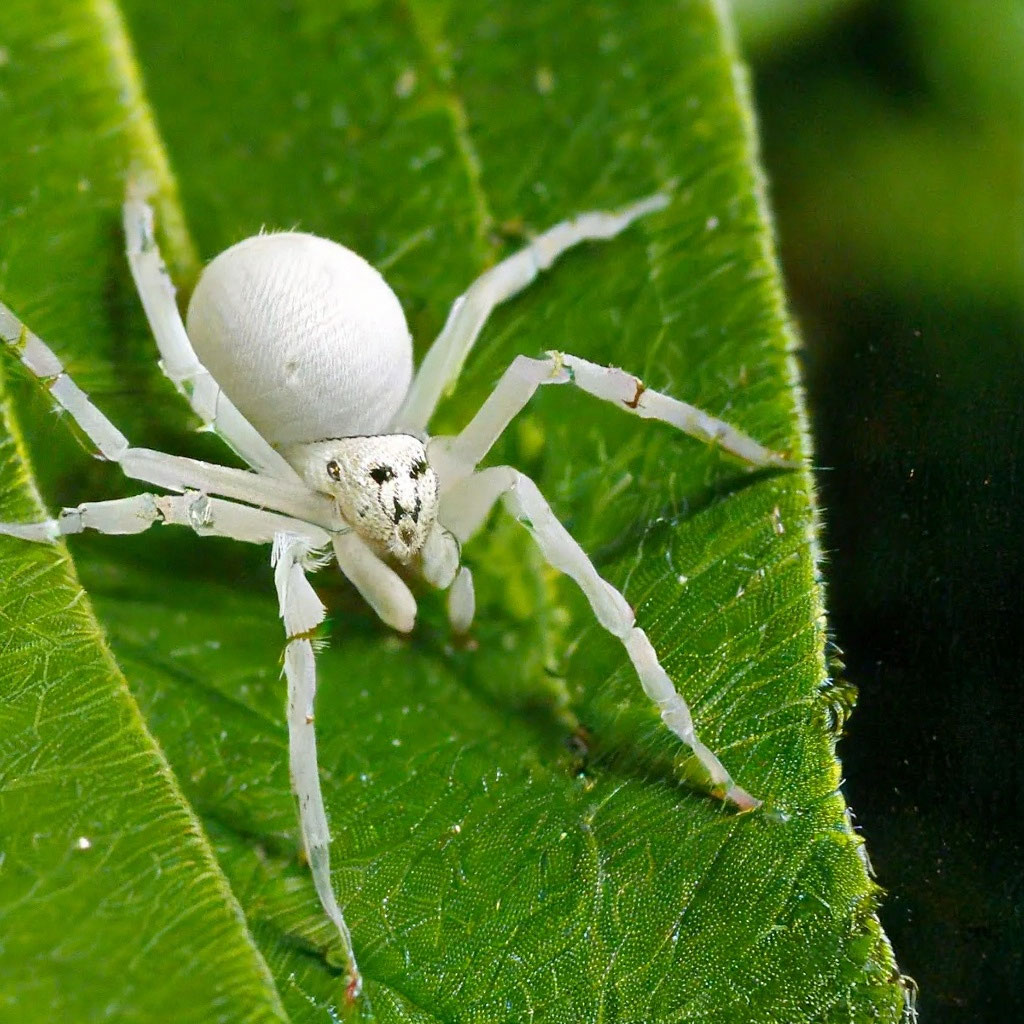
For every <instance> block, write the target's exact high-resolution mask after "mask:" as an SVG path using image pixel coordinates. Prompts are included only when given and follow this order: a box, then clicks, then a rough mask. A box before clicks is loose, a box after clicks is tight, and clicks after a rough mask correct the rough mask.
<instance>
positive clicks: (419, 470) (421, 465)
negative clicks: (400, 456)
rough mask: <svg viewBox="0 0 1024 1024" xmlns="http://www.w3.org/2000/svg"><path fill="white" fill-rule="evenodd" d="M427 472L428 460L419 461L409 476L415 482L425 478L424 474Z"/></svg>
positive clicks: (413, 465)
mask: <svg viewBox="0 0 1024 1024" xmlns="http://www.w3.org/2000/svg"><path fill="white" fill-rule="evenodd" d="M426 471H427V461H426V459H417V460H416V461H415V462H414V463H413V464H412V469H410V470H409V476H411V477H412V478H413V480H416V479H418V478H419V477H421V476H423V474H424V473H426Z"/></svg>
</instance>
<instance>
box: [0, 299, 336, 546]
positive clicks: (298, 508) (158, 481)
mask: <svg viewBox="0 0 1024 1024" xmlns="http://www.w3.org/2000/svg"><path fill="white" fill-rule="evenodd" d="M0 340H2V341H3V342H4V343H5V344H6V345H7V346H8V347H10V348H11V349H12V350H13V351H14V353H15V354H16V355H17V356H18V358H19V359H20V360H21V362H22V363H23V364H24V365H25V366H26V367H27V368H28V369H29V371H31V372H32V373H33V374H34V375H35V376H36V377H38V378H39V380H40V381H42V383H43V384H44V386H45V387H46V388H47V389H48V391H49V392H50V396H51V398H52V399H53V401H54V402H55V403H56V404H57V405H58V406H60V407H61V408H63V409H64V410H65V411H66V412H67V413H68V414H69V415H70V416H71V418H72V419H73V420H74V421H75V423H77V424H78V426H79V427H80V428H81V429H82V431H83V432H84V433H85V435H86V437H88V439H89V440H90V441H91V442H92V443H93V444H94V445H95V446H96V449H97V451H98V453H99V454H100V455H101V456H102V457H103V458H105V459H108V460H109V461H111V462H116V463H118V464H119V465H120V467H121V469H122V471H123V472H124V473H125V475H126V476H129V477H133V478H134V479H136V480H142V481H143V482H145V483H148V484H152V485H155V486H157V487H166V488H167V489H168V490H172V491H186V490H196V491H202V492H203V493H204V494H219V495H222V496H223V497H226V498H233V499H235V500H237V501H244V502H247V503H248V504H251V505H258V506H261V507H263V508H269V509H273V510H275V511H277V512H282V513H284V514H285V515H287V516H290V517H292V518H295V519H301V520H304V521H305V522H308V523H315V524H317V525H320V526H322V527H323V528H324V529H327V530H338V529H343V528H345V523H344V521H343V520H341V519H340V517H339V515H338V513H337V510H336V508H335V505H334V502H332V501H331V499H330V498H328V497H327V496H326V495H321V494H317V493H316V492H314V491H311V490H310V489H309V488H308V487H306V486H305V484H303V483H300V482H299V481H298V480H296V481H294V482H292V481H289V480H279V479H275V478H273V477H269V476H264V475H261V474H258V473H250V472H248V471H247V470H242V469H233V468H231V467H228V466H216V465H212V464H210V463H206V462H201V461H199V460H197V459H186V458H182V457H181V456H177V455H168V454H166V453H164V452H156V451H151V450H150V449H148V448H132V447H131V446H130V445H129V442H128V439H127V438H126V437H125V436H124V434H122V433H121V431H120V430H118V428H117V427H116V426H115V425H114V424H113V423H112V422H111V421H110V420H109V419H107V417H106V416H105V415H104V414H103V413H102V412H101V411H100V410H99V409H98V408H97V407H96V406H95V405H93V403H92V401H91V400H90V399H89V396H88V395H86V394H85V392H84V391H82V390H81V388H79V387H78V385H77V384H75V382H74V381H73V380H72V379H71V377H70V376H69V375H68V374H67V373H66V372H65V370H64V366H63V364H62V363H61V361H60V360H59V359H58V358H57V356H56V355H54V353H53V352H52V351H51V350H50V348H49V346H47V345H46V344H45V342H43V341H42V340H41V339H40V338H38V337H37V336H36V335H35V334H33V333H32V332H31V331H30V330H29V329H28V328H27V327H26V326H25V325H24V324H23V323H22V322H21V321H20V320H19V319H18V318H17V317H16V316H15V315H14V314H13V313H12V312H11V311H10V310H9V309H8V308H7V307H6V306H5V305H3V303H0Z"/></svg>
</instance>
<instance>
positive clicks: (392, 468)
mask: <svg viewBox="0 0 1024 1024" xmlns="http://www.w3.org/2000/svg"><path fill="white" fill-rule="evenodd" d="M285 455H286V456H288V457H290V461H291V462H292V464H293V465H294V466H295V468H296V470H298V472H299V474H300V476H302V478H303V479H304V480H305V481H306V483H307V484H309V485H310V486H311V487H313V488H315V489H316V490H318V491H322V492H323V493H325V494H329V495H330V496H331V497H332V498H334V499H335V501H337V503H338V509H339V511H340V512H341V514H342V515H343V516H344V517H345V519H346V521H347V522H349V523H351V525H352V527H353V529H355V531H356V532H357V533H358V534H359V535H360V536H361V537H362V538H363V539H364V540H366V541H369V543H370V544H371V546H372V547H373V548H374V549H376V550H377V551H378V552H379V553H381V554H385V555H390V556H391V557H393V558H395V559H397V560H398V561H399V562H409V561H410V560H411V559H412V558H413V557H414V556H415V555H417V554H418V553H419V552H420V550H421V549H422V548H423V544H424V542H425V541H426V539H427V534H428V533H429V532H430V528H431V527H432V526H433V525H434V520H435V519H436V518H437V476H436V475H435V473H434V471H433V470H432V469H431V468H430V464H429V463H428V462H427V452H426V449H425V448H424V446H423V443H422V442H421V441H419V440H418V439H417V438H415V437H411V436H410V435H408V434H380V435H377V436H371V437H340V438H336V439H334V440H330V441H317V442H315V443H314V444H306V445H296V446H295V447H294V448H293V449H292V450H291V451H288V452H286V453H285ZM295 455H298V457H297V458H296V457H295Z"/></svg>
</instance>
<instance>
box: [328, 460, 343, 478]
mask: <svg viewBox="0 0 1024 1024" xmlns="http://www.w3.org/2000/svg"><path fill="white" fill-rule="evenodd" d="M327 475H328V476H329V477H330V478H331V479H332V480H340V479H341V466H339V465H338V464H337V463H336V462H335V461H334V459H331V461H330V462H328V463H327Z"/></svg>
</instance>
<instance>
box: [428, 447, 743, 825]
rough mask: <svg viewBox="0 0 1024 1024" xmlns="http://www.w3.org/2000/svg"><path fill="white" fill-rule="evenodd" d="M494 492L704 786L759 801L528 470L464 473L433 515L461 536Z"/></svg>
mask: <svg viewBox="0 0 1024 1024" xmlns="http://www.w3.org/2000/svg"><path fill="white" fill-rule="evenodd" d="M442 479H443V478H442ZM498 498H503V499H504V501H505V504H506V506H507V508H508V509H509V511H510V512H511V513H512V515H514V516H515V517H516V518H517V519H518V520H519V521H520V522H521V523H522V524H523V525H524V526H526V527H527V529H529V531H530V533H531V534H532V535H533V538H534V540H535V541H536V542H537V546H538V547H539V548H540V550H541V553H542V554H543V555H544V557H545V558H546V559H547V561H548V562H549V563H550V564H551V565H553V566H554V567H555V568H556V569H558V570H560V571H561V572H564V573H565V574H566V576H568V577H570V579H572V580H573V581H574V582H575V583H576V584H577V586H579V588H580V590H582V591H583V594H584V596H585V597H586V598H587V601H588V602H589V603H590V606H591V608H592V609H593V611H594V615H595V616H596V617H597V620H598V622H600V624H601V625H602V626H603V627H604V628H605V629H606V630H608V632H609V633H611V634H612V635H613V636H615V637H617V638H618V639H619V640H620V641H621V643H622V645H623V647H625V649H626V653H627V655H628V656H629V660H630V661H631V662H632V663H633V668H634V669H635V670H636V674H637V676H639V678H640V685H641V686H642V687H643V689H644V693H646V694H647V696H648V697H649V698H650V699H651V700H652V701H653V702H654V703H655V704H656V705H657V707H658V710H659V711H660V712H661V718H662V721H663V722H664V723H665V724H666V725H667V726H668V727H669V729H671V730H672V732H673V733H675V735H676V736H677V737H678V738H679V739H680V740H681V741H682V742H683V743H684V744H685V745H686V746H687V747H688V748H689V749H690V750H691V751H693V753H694V755H695V756H696V758H697V760H698V761H699V762H700V764H701V765H702V766H703V768H704V770H705V771H706V772H707V773H708V776H709V778H710V780H711V790H712V792H713V793H714V794H715V795H716V796H719V797H721V798H722V799H724V800H728V801H729V802H731V803H732V804H734V805H735V806H736V807H738V808H739V809H740V810H741V811H749V810H753V809H754V808H756V807H759V806H760V804H761V801H760V800H758V799H757V798H756V797H753V796H751V795H750V794H749V793H748V792H747V791H746V790H744V789H743V788H741V787H740V786H738V785H737V784H736V783H735V782H734V781H733V779H732V776H731V775H730V774H729V772H728V771H727V770H726V768H725V766H724V765H723V764H722V762H721V761H720V760H719V759H718V758H717V757H716V756H715V754H714V753H713V752H712V751H711V750H710V749H709V748H708V747H707V746H705V745H704V744H703V743H702V742H701V741H700V739H698V737H697V733H696V731H695V730H694V726H693V717H692V715H691V714H690V709H689V707H688V706H687V703H686V701H685V700H684V699H683V697H682V696H681V695H680V694H679V693H678V692H677V691H676V688H675V685H674V684H673V682H672V680H671V679H670V678H669V675H668V673H667V672H666V671H665V670H664V668H662V666H661V663H660V662H659V661H658V656H657V654H656V653H655V650H654V647H653V646H652V645H651V642H650V640H649V639H648V638H647V634H646V633H645V632H644V631H643V630H642V629H640V627H639V626H637V625H636V616H635V615H634V614H633V609H632V608H630V606H629V604H628V602H627V601H626V599H625V598H624V597H623V596H622V594H620V593H619V591H618V590H616V589H615V588H614V587H613V586H612V585H611V584H610V583H609V582H608V581H607V580H605V579H603V578H602V577H601V576H600V575H599V574H598V572H597V569H596V568H594V564H593V563H592V562H591V561H590V559H589V558H588V557H587V554H586V552H585V551H584V550H583V549H582V548H581V547H580V546H579V544H577V543H576V541H575V540H574V539H573V537H572V535H571V534H570V533H569V531H568V530H566V529H565V527H564V526H562V524H561V523H560V522H559V521H558V519H557V518H556V517H555V514H554V512H552V510H551V506H550V505H549V504H548V503H547V502H546V501H545V500H544V497H543V495H541V493H540V491H539V490H538V489H537V485H536V484H535V483H534V482H533V481H532V480H531V479H530V478H529V477H528V476H525V475H524V474H523V473H520V472H519V471H518V470H515V469H512V467H510V466H495V467H492V468H490V469H486V470H484V471H483V472H481V473H477V474H474V475H473V476H470V477H468V478H464V479H462V480H461V481H459V482H458V483H455V484H454V485H452V486H451V487H449V488H448V489H447V491H446V492H445V493H444V496H443V497H442V503H441V513H440V514H441V518H442V520H443V522H444V523H445V525H446V526H448V528H449V529H451V530H452V531H453V532H454V533H455V534H456V536H458V537H460V539H468V537H469V536H471V535H472V533H473V532H474V531H475V530H476V529H477V528H478V527H479V526H480V525H481V523H482V522H483V520H484V518H486V516H487V513H488V512H489V511H490V508H491V507H492V506H493V504H494V502H495V501H496V500H497V499H498Z"/></svg>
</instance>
